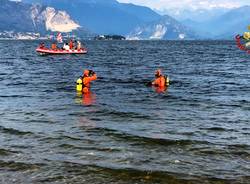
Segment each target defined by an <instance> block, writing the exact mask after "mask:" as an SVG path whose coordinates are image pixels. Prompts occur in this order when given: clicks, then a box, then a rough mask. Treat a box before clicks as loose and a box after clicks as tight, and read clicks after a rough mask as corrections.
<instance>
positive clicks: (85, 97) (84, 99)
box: [75, 91, 96, 106]
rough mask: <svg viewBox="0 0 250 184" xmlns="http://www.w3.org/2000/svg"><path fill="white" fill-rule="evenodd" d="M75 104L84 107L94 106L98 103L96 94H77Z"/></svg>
mask: <svg viewBox="0 0 250 184" xmlns="http://www.w3.org/2000/svg"><path fill="white" fill-rule="evenodd" d="M75 102H76V104H81V105H84V106H89V105H93V104H94V103H95V102H96V94H95V93H92V92H91V91H89V92H88V93H81V92H77V94H76V98H75Z"/></svg>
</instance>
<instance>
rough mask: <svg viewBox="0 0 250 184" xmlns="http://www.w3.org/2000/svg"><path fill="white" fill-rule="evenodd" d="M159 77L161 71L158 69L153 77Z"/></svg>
mask: <svg viewBox="0 0 250 184" xmlns="http://www.w3.org/2000/svg"><path fill="white" fill-rule="evenodd" d="M160 76H161V70H160V69H158V70H156V71H155V77H160Z"/></svg>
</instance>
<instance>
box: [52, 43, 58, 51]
mask: <svg viewBox="0 0 250 184" xmlns="http://www.w3.org/2000/svg"><path fill="white" fill-rule="evenodd" d="M51 49H52V50H57V46H56V43H55V42H53V43H52V44H51Z"/></svg>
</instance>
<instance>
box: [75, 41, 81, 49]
mask: <svg viewBox="0 0 250 184" xmlns="http://www.w3.org/2000/svg"><path fill="white" fill-rule="evenodd" d="M76 49H77V50H81V49H82V44H81V42H80V41H79V40H78V41H77V47H76Z"/></svg>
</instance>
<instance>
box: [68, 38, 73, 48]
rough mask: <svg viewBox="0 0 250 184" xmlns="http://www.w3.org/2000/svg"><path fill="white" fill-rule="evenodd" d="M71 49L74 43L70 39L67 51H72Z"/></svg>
mask: <svg viewBox="0 0 250 184" xmlns="http://www.w3.org/2000/svg"><path fill="white" fill-rule="evenodd" d="M73 48H74V42H73V40H72V39H71V40H70V41H69V49H70V50H73Z"/></svg>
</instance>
